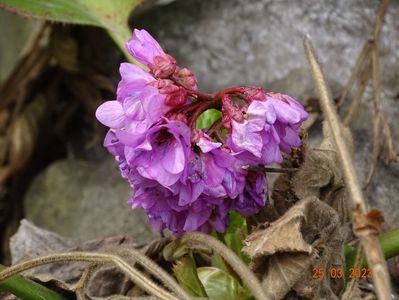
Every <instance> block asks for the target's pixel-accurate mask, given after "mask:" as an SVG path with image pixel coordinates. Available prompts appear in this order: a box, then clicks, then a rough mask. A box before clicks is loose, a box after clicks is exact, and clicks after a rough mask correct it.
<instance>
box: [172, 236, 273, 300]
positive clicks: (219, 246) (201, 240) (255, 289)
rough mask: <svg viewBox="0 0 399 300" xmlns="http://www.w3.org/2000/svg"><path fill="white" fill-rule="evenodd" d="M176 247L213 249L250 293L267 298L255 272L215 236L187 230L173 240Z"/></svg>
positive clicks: (260, 298) (257, 297)
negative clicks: (205, 247)
mask: <svg viewBox="0 0 399 300" xmlns="http://www.w3.org/2000/svg"><path fill="white" fill-rule="evenodd" d="M174 243H176V244H175V245H176V247H179V246H180V245H181V244H184V245H186V246H187V247H189V248H192V249H194V248H195V247H196V246H198V245H200V246H202V247H203V246H204V245H205V246H207V247H209V248H211V249H212V250H213V251H215V252H217V253H218V254H220V255H221V256H222V257H223V258H224V260H225V261H226V262H227V263H228V264H229V265H230V266H231V268H232V269H233V270H234V272H236V274H237V275H239V276H240V278H241V280H242V281H243V282H244V283H245V284H246V286H247V287H248V288H249V289H250V290H251V292H252V295H253V296H254V297H255V299H257V300H265V299H268V297H267V296H266V294H265V292H264V290H263V288H262V285H261V284H260V282H259V280H258V278H256V276H255V274H254V273H253V272H252V271H251V270H250V269H249V268H248V267H247V265H246V264H245V263H244V262H243V261H242V260H241V259H240V258H239V257H238V256H237V255H236V254H235V253H234V252H233V251H231V250H230V249H229V248H228V247H226V246H225V245H224V244H223V243H222V242H220V241H219V240H217V239H216V238H214V237H212V236H209V235H206V234H203V233H198V232H188V233H185V234H183V235H182V236H181V237H180V238H178V239H176V240H175V241H174Z"/></svg>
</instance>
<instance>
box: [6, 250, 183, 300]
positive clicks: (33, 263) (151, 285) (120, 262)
mask: <svg viewBox="0 0 399 300" xmlns="http://www.w3.org/2000/svg"><path fill="white" fill-rule="evenodd" d="M76 261H82V262H92V263H105V262H111V263H114V264H115V265H116V266H118V268H119V269H121V270H122V271H123V272H124V273H126V274H127V275H128V276H129V277H130V279H131V280H132V281H133V282H134V283H136V284H137V286H139V287H140V288H142V289H143V290H144V291H146V292H147V293H149V294H150V295H154V296H156V297H157V298H159V299H162V300H178V299H182V298H177V297H176V296H175V295H172V294H171V293H169V292H168V291H166V290H165V289H164V288H162V287H160V286H158V285H157V284H156V283H155V282H153V281H152V280H151V279H149V278H148V277H147V276H145V275H144V274H143V273H142V272H141V271H139V270H137V269H136V268H134V267H132V266H130V265H129V264H128V263H127V262H126V261H125V260H124V259H122V258H120V257H119V256H117V255H113V254H107V253H93V252H67V253H57V254H52V255H47V256H42V257H38V258H33V259H30V260H27V261H24V262H21V263H18V264H16V265H14V266H11V267H8V268H6V269H5V270H3V271H0V282H1V281H5V280H7V279H8V278H10V277H12V276H14V275H16V274H19V273H21V272H23V271H26V270H29V269H32V268H35V267H38V266H42V265H46V264H51V263H56V262H76ZM44 299H47V298H44Z"/></svg>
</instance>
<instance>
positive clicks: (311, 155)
mask: <svg viewBox="0 0 399 300" xmlns="http://www.w3.org/2000/svg"><path fill="white" fill-rule="evenodd" d="M329 130H330V129H329V127H328V126H327V124H326V123H324V124H323V134H324V139H323V141H322V143H321V144H320V146H319V148H316V149H309V150H307V151H308V152H307V153H306V155H305V161H304V163H303V164H302V166H301V167H300V168H299V170H298V172H297V173H296V174H295V175H294V176H293V178H292V180H291V184H292V190H293V191H294V193H295V195H296V196H297V197H298V198H300V199H303V198H305V197H308V196H315V197H318V198H319V199H320V200H322V201H324V202H326V203H327V204H329V205H330V206H332V207H333V208H334V209H335V210H336V211H337V212H338V215H339V216H340V219H341V223H346V222H349V221H350V216H351V212H350V209H349V207H348V195H347V192H346V189H345V183H344V177H343V173H342V169H341V168H340V166H339V165H338V164H337V161H338V156H337V153H336V151H335V148H334V144H333V140H332V137H331V134H330V132H329ZM344 133H345V140H346V142H347V145H349V148H350V150H351V152H353V139H352V135H351V133H350V131H349V129H346V128H345V130H344Z"/></svg>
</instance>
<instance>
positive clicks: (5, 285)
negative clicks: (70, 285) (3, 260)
mask: <svg viewBox="0 0 399 300" xmlns="http://www.w3.org/2000/svg"><path fill="white" fill-rule="evenodd" d="M4 269H5V267H4V266H2V265H0V271H2V270H4ZM0 289H1V290H5V291H7V292H10V293H11V294H13V295H15V296H17V297H18V298H19V299H22V300H43V299H46V300H67V298H66V297H64V296H63V295H61V294H58V293H56V292H54V291H52V290H50V289H48V288H47V287H45V286H43V285H41V284H39V283H37V282H34V281H32V280H30V279H26V278H24V277H22V276H19V275H15V276H12V277H10V278H8V279H6V280H4V281H2V282H0Z"/></svg>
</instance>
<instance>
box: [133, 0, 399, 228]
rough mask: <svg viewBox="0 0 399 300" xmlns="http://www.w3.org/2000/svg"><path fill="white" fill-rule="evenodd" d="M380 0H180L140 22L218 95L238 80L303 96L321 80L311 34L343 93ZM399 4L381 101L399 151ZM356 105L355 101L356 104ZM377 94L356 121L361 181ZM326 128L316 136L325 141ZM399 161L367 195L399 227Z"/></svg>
mask: <svg viewBox="0 0 399 300" xmlns="http://www.w3.org/2000/svg"><path fill="white" fill-rule="evenodd" d="M378 3H379V1H375V0H366V1H364V0H353V1H346V0H323V1H319V0H306V1H283V0H282V1H277V0H251V1H247V0H230V1H223V0H178V1H175V2H173V3H172V4H170V5H167V6H164V7H162V8H155V9H153V10H152V11H149V12H147V13H145V14H143V15H141V16H139V17H138V18H137V17H136V18H135V19H134V21H133V23H134V24H133V25H134V26H135V27H138V28H145V29H147V30H149V31H150V32H151V33H152V34H153V35H154V36H155V37H156V38H157V39H158V40H159V42H160V43H161V45H162V46H163V47H164V48H165V49H166V51H168V52H169V53H171V54H172V55H173V56H175V57H176V59H177V61H178V63H179V65H181V66H185V67H188V68H190V69H191V70H192V71H194V73H195V74H196V75H197V77H198V81H199V86H200V89H201V90H203V91H206V92H215V91H217V90H219V89H221V88H224V87H228V86H233V85H262V86H264V87H265V88H266V89H267V90H274V91H280V92H284V93H286V94H290V95H292V96H294V97H297V98H299V99H300V100H303V99H304V98H305V97H306V96H309V95H314V94H315V93H314V91H313V88H314V84H313V82H312V79H311V75H310V72H309V69H308V65H307V62H306V58H305V54H304V51H303V46H302V40H303V37H304V36H305V34H310V35H311V37H312V40H313V42H314V44H315V47H316V49H317V52H318V54H319V56H320V61H321V63H322V64H323V68H324V72H325V74H326V76H327V78H328V80H329V83H330V84H332V85H333V86H334V89H335V90H338V91H339V89H340V88H342V86H344V85H345V83H346V82H347V80H348V78H349V75H350V73H351V69H352V67H353V66H354V64H355V60H356V58H357V56H358V54H359V52H360V50H361V48H362V46H363V44H364V43H365V42H366V41H367V39H368V38H369V36H370V33H371V32H372V26H373V22H374V18H375V11H376V8H377V6H378ZM398 12H399V2H398V1H391V3H390V6H389V8H388V12H387V14H386V18H385V23H384V26H383V29H382V32H381V43H380V65H381V75H382V94H381V105H382V110H383V111H384V114H385V117H386V119H387V120H388V122H389V123H390V124H391V125H392V132H393V135H394V139H395V145H396V148H397V149H398V148H399V143H398V141H399V122H397V120H398V118H399V105H398V98H399V52H398V51H397V49H399V18H397V15H398ZM348 102H349V101H348ZM371 107H372V104H371V92H370V89H368V90H367V95H366V97H365V99H363V102H362V104H361V106H360V109H359V111H358V114H357V115H356V117H355V119H354V121H353V123H352V131H353V135H354V137H355V146H356V160H355V164H356V167H357V170H358V173H359V177H360V179H361V181H362V182H363V183H364V180H365V178H366V176H367V172H368V170H369V167H370V163H371V149H372V124H371ZM320 129H321V126H315V128H314V129H313V130H312V131H311V133H310V136H311V139H313V141H312V144H314V145H317V144H318V143H319V140H320V139H321V130H320ZM398 175H399V167H398V165H394V164H391V165H390V166H389V167H387V166H385V165H384V164H383V163H380V164H379V167H378V169H377V171H376V173H375V177H374V179H373V183H372V185H371V186H370V187H369V189H368V192H367V196H368V199H369V202H370V204H371V205H372V206H376V207H378V208H380V209H382V210H383V211H384V213H385V216H386V219H387V220H388V222H387V224H388V226H395V227H397V226H399V201H397V200H398V197H397V195H398V194H399V185H398V181H397V178H398Z"/></svg>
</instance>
